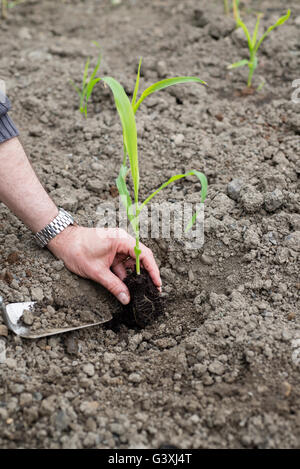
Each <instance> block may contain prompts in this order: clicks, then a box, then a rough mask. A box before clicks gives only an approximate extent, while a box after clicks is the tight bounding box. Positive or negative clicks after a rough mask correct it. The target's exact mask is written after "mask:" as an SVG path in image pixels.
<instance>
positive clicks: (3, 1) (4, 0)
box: [1, 0, 8, 18]
mask: <svg viewBox="0 0 300 469" xmlns="http://www.w3.org/2000/svg"><path fill="white" fill-rule="evenodd" d="M7 3H8V2H7V0H1V15H2V18H7V6H8V5H7Z"/></svg>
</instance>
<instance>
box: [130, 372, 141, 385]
mask: <svg viewBox="0 0 300 469" xmlns="http://www.w3.org/2000/svg"><path fill="white" fill-rule="evenodd" d="M128 381H130V382H131V383H136V384H138V383H140V382H141V381H142V377H141V375H140V374H139V373H131V374H130V375H129V376H128Z"/></svg>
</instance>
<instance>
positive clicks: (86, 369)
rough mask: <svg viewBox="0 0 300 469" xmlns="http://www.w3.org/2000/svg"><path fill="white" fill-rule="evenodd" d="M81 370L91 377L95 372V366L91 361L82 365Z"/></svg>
mask: <svg viewBox="0 0 300 469" xmlns="http://www.w3.org/2000/svg"><path fill="white" fill-rule="evenodd" d="M82 370H83V372H84V373H85V374H86V375H88V376H89V377H92V376H94V374H95V367H94V365H93V364H92V363H87V364H86V365H84V366H83V368H82Z"/></svg>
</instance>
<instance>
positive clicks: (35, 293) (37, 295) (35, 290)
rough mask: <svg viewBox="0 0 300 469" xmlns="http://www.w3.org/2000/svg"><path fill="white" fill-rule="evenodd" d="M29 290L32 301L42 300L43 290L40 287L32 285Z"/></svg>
mask: <svg viewBox="0 0 300 469" xmlns="http://www.w3.org/2000/svg"><path fill="white" fill-rule="evenodd" d="M30 291H31V298H32V300H33V301H43V299H44V292H43V290H42V289H41V288H40V287H32V288H31V290H30Z"/></svg>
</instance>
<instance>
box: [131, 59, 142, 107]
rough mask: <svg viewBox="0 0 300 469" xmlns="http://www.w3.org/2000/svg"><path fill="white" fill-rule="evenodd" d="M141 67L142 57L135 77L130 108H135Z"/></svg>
mask: <svg viewBox="0 0 300 469" xmlns="http://www.w3.org/2000/svg"><path fill="white" fill-rule="evenodd" d="M141 65H142V57H141V58H140V63H139V68H138V72H137V76H136V81H135V87H134V93H133V97H132V101H131V105H132V107H134V106H135V103H136V98H137V94H138V91H139V84H140V74H141Z"/></svg>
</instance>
